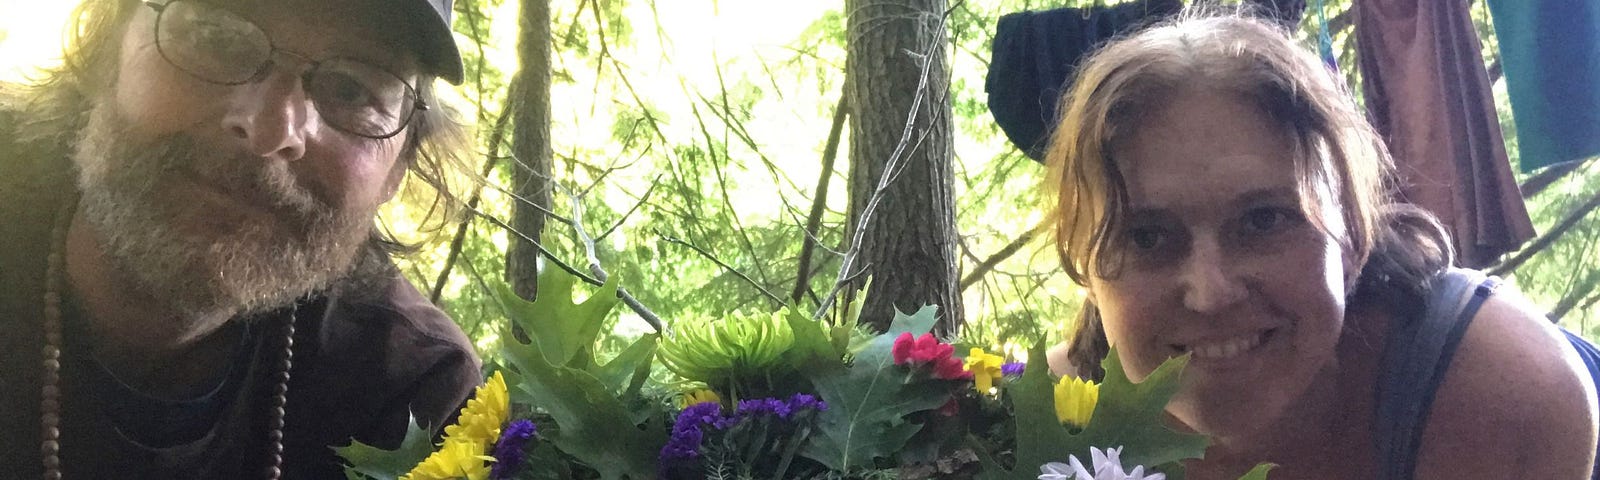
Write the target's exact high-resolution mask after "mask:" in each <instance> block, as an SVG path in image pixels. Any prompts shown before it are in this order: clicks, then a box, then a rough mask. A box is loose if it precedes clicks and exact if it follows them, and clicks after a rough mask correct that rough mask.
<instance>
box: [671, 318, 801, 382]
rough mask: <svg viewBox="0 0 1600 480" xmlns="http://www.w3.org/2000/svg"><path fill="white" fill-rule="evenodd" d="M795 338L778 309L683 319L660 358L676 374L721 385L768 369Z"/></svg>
mask: <svg viewBox="0 0 1600 480" xmlns="http://www.w3.org/2000/svg"><path fill="white" fill-rule="evenodd" d="M793 343H794V332H793V331H792V330H791V329H790V328H789V324H788V323H787V322H785V321H784V317H783V312H781V311H780V312H776V313H772V314H756V315H739V314H735V315H733V316H732V317H730V318H727V319H724V320H721V321H711V322H682V323H679V324H678V325H676V328H675V330H674V332H673V336H671V337H669V338H666V339H665V340H663V341H662V342H661V348H660V350H659V351H658V352H659V353H660V358H661V363H662V364H663V365H665V366H666V367H667V369H669V370H672V372H673V373H676V374H678V375H679V376H681V377H683V378H685V379H688V380H693V381H699V382H705V383H707V384H709V385H719V384H722V383H723V382H727V381H730V380H737V379H740V378H747V377H752V376H760V375H763V374H765V373H768V370H769V369H771V368H773V367H774V366H775V365H776V364H778V363H779V362H780V361H781V360H782V358H783V352H784V351H786V350H788V349H789V346H790V345H791V344H793Z"/></svg>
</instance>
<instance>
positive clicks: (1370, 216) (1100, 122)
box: [1045, 9, 1453, 365]
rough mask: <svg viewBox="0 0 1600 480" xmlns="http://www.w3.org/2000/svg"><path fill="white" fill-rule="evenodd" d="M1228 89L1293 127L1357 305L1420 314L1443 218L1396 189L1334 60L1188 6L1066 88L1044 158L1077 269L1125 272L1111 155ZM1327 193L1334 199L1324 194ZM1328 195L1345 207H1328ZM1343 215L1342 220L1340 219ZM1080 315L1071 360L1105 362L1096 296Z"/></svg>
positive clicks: (1304, 170) (1295, 161)
mask: <svg viewBox="0 0 1600 480" xmlns="http://www.w3.org/2000/svg"><path fill="white" fill-rule="evenodd" d="M1197 92H1198V93H1204V94H1218V95H1231V96H1234V97H1235V98H1240V99H1243V100H1245V101H1247V102H1250V103H1251V104H1253V105H1254V106H1255V107H1256V108H1257V109H1258V110H1259V111H1260V112H1261V114H1263V115H1265V116H1266V118H1267V120H1268V121H1269V123H1270V124H1272V125H1279V126H1281V128H1282V131H1283V134H1284V136H1285V138H1287V139H1288V140H1289V144H1290V147H1291V150H1292V151H1290V152H1287V153H1288V154H1289V156H1288V158H1287V160H1289V161H1290V162H1292V165H1286V167H1292V168H1293V169H1294V173H1295V178H1296V181H1297V190H1298V192H1299V195H1300V197H1301V202H1300V203H1301V205H1302V206H1303V208H1306V209H1307V210H1309V211H1308V212H1307V213H1309V214H1310V215H1308V218H1311V219H1322V218H1334V217H1328V216H1325V215H1323V214H1324V213H1331V214H1335V215H1337V218H1338V219H1339V220H1340V221H1339V222H1337V223H1334V224H1332V225H1324V224H1320V223H1319V224H1318V227H1319V228H1323V229H1324V230H1327V231H1328V233H1329V234H1330V235H1332V236H1333V237H1334V238H1335V239H1337V241H1338V242H1339V243H1340V246H1341V247H1342V248H1343V250H1344V254H1345V256H1346V258H1347V259H1348V260H1349V261H1350V264H1351V265H1352V266H1353V267H1354V268H1351V269H1350V271H1348V272H1347V275H1349V276H1350V277H1349V278H1348V279H1349V280H1351V282H1349V284H1350V286H1351V288H1350V291H1347V292H1346V294H1347V295H1349V296H1350V297H1351V306H1352V308H1365V307H1378V308H1387V309H1389V310H1392V311H1395V312H1396V313H1399V314H1401V317H1402V318H1408V317H1411V316H1414V315H1415V314H1416V313H1417V312H1416V311H1415V310H1416V309H1417V308H1420V307H1419V305H1421V303H1422V302H1421V299H1422V298H1424V295H1426V292H1427V290H1428V288H1429V281H1430V280H1431V278H1433V276H1434V275H1435V274H1436V273H1437V272H1439V271H1440V270H1443V269H1444V268H1446V267H1448V266H1449V265H1450V263H1451V262H1452V260H1453V252H1452V251H1451V247H1450V242H1449V239H1448V235H1447V234H1446V233H1445V231H1444V230H1443V227H1442V226H1440V224H1439V222H1438V221H1437V220H1436V219H1434V218H1433V216H1432V215H1430V214H1428V213H1427V212H1425V211H1423V210H1421V209H1418V208H1416V207H1413V206H1410V205H1406V204H1403V203H1397V202H1395V201H1393V200H1392V199H1391V193H1390V192H1391V191H1392V188H1393V178H1394V166H1393V161H1392V160H1391V158H1390V156H1389V153H1388V149H1387V148H1386V147H1385V146H1384V143H1383V139H1382V138H1381V137H1380V136H1379V135H1378V134H1377V133H1376V132H1375V131H1374V130H1373V129H1372V127H1371V126H1370V125H1369V124H1368V123H1367V121H1366V117H1365V116H1364V115H1362V112H1361V110H1360V109H1359V107H1357V105H1356V103H1355V101H1354V99H1353V96H1352V95H1351V93H1350V91H1349V90H1348V89H1347V88H1346V87H1345V85H1344V82H1343V81H1341V80H1340V79H1339V77H1338V75H1336V74H1335V72H1334V71H1333V70H1332V68H1331V67H1330V66H1329V65H1326V64H1324V63H1323V62H1322V61H1321V60H1319V59H1318V58H1317V57H1316V56H1315V55H1313V54H1312V53H1311V52H1310V50H1309V49H1306V48H1304V47H1302V46H1301V45H1299V44H1298V43H1297V42H1296V41H1295V40H1294V39H1293V38H1292V37H1291V35H1290V33H1289V32H1288V31H1286V30H1284V29H1283V28H1282V27H1280V26H1278V25H1277V24H1274V23H1272V22H1271V21H1268V20H1264V19H1257V18H1252V17H1251V16H1249V15H1248V14H1245V13H1242V12H1239V11H1233V12H1216V11H1200V10H1194V9H1191V10H1186V11H1185V12H1183V13H1182V14H1180V15H1178V16H1177V17H1176V18H1174V19H1172V20H1169V21H1166V22H1164V23H1161V24H1157V25H1155V26H1152V27H1150V28H1148V29H1145V30H1142V31H1140V32H1137V33H1135V34H1134V35H1132V36H1130V37H1127V38H1123V39H1119V40H1115V41H1112V42H1111V43H1109V44H1107V45H1106V46H1104V47H1103V48H1102V49H1100V50H1099V51H1097V52H1096V53H1095V54H1093V55H1092V56H1091V57H1090V58H1089V59H1087V60H1086V61H1085V62H1084V63H1083V64H1082V66H1081V67H1080V69H1079V71H1078V73H1077V76H1076V77H1075V79H1074V82H1073V85H1072V87H1071V88H1070V89H1069V90H1068V91H1067V93H1066V94H1065V95H1064V96H1063V97H1062V99H1061V108H1059V109H1058V111H1060V112H1061V114H1060V115H1061V117H1060V120H1059V122H1058V123H1057V124H1056V127H1055V130H1054V134H1053V136H1052V137H1051V140H1050V144H1049V147H1048V150H1047V151H1046V154H1045V163H1046V165H1047V168H1048V173H1047V175H1046V177H1045V191H1046V192H1047V195H1048V196H1047V198H1048V199H1049V200H1048V208H1049V209H1050V214H1051V217H1050V218H1052V219H1053V220H1054V221H1055V222H1056V225H1055V227H1056V228H1055V234H1056V238H1055V247H1056V252H1057V254H1058V255H1060V257H1061V263H1062V266H1063V267H1064V268H1065V269H1066V272H1067V274H1068V275H1069V276H1071V277H1072V279H1073V280H1074V281H1075V282H1077V283H1079V284H1081V285H1088V282H1089V276H1090V275H1099V276H1115V275H1116V273H1117V269H1118V268H1119V262H1120V261H1121V259H1120V256H1119V255H1117V254H1116V252H1115V249H1113V248H1109V247H1110V245H1111V243H1112V242H1114V241H1117V240H1118V238H1117V236H1118V234H1119V233H1118V232H1119V231H1120V225H1121V223H1122V221H1123V216H1124V215H1125V210H1126V209H1127V207H1128V191H1127V185H1126V184H1125V181H1124V179H1123V177H1122V173H1121V172H1120V171H1119V170H1118V169H1117V164H1116V162H1115V159H1114V158H1113V157H1112V155H1113V152H1115V151H1117V149H1118V147H1119V146H1121V145H1122V144H1124V143H1125V142H1128V141H1129V139H1130V138H1132V137H1133V136H1134V135H1135V134H1136V132H1138V130H1139V129H1140V128H1142V127H1143V126H1144V124H1145V123H1146V122H1147V121H1149V120H1150V118H1151V117H1152V116H1153V115H1156V114H1157V113H1159V111H1160V110H1161V108H1162V107H1163V105H1165V104H1167V103H1168V102H1170V101H1172V100H1173V99H1175V98H1176V97H1178V96H1181V95H1188V94H1193V93H1197ZM1324 200H1327V201H1326V202H1325V201H1324ZM1325 205H1330V206H1331V208H1333V209H1335V210H1337V211H1336V212H1322V211H1320V210H1321V209H1323V208H1325V207H1324V206H1325ZM1329 223H1333V222H1329ZM1085 309H1086V310H1085V311H1084V312H1083V314H1082V315H1081V316H1080V317H1079V321H1078V325H1077V328H1076V330H1077V333H1076V337H1075V338H1074V339H1073V343H1072V347H1071V349H1070V353H1069V357H1070V358H1071V359H1072V361H1073V363H1074V364H1078V365H1098V364H1099V361H1100V359H1102V358H1104V356H1105V350H1106V348H1107V345H1106V341H1105V337H1104V330H1103V327H1102V326H1101V325H1100V321H1101V320H1100V316H1099V315H1098V312H1096V311H1094V306H1093V305H1092V304H1087V305H1086V306H1085Z"/></svg>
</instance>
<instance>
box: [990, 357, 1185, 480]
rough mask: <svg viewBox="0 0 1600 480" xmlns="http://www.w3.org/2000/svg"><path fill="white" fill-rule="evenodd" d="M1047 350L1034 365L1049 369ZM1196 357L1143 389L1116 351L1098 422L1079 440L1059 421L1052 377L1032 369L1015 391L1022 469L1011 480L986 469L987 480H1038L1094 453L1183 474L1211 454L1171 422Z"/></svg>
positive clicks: (1154, 375)
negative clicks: (1116, 451) (1187, 465)
mask: <svg viewBox="0 0 1600 480" xmlns="http://www.w3.org/2000/svg"><path fill="white" fill-rule="evenodd" d="M1045 347H1046V346H1045V344H1043V343H1039V344H1036V345H1035V346H1034V347H1033V348H1032V349H1031V350H1030V351H1029V358H1028V363H1029V364H1030V365H1048V363H1046V362H1047V361H1046V359H1045V350H1046V348H1045ZM1187 364H1188V357H1178V358H1173V359H1170V360H1167V361H1166V362H1164V363H1162V364H1161V366H1160V367H1157V368H1156V370H1155V371H1154V372H1151V373H1150V375H1149V376H1148V377H1146V378H1145V380H1144V381H1143V382H1140V383H1137V384H1136V383H1133V382H1132V381H1130V380H1129V379H1128V376H1127V373H1126V372H1125V371H1124V370H1123V369H1122V361H1121V360H1120V359H1119V358H1118V357H1117V353H1116V351H1114V350H1113V351H1112V352H1111V353H1110V354H1108V355H1106V359H1105V362H1104V363H1103V366H1104V367H1105V370H1106V377H1105V382H1104V383H1102V384H1101V385H1100V400H1099V403H1098V404H1097V405H1096V406H1095V411H1094V416H1092V417H1091V418H1090V419H1089V425H1087V426H1085V427H1084V429H1083V431H1082V432H1078V433H1076V434H1074V433H1072V432H1071V431H1069V430H1068V429H1067V427H1065V426H1063V425H1061V423H1060V422H1059V421H1058V420H1057V419H1056V417H1055V391H1054V388H1053V382H1052V381H1051V378H1050V374H1049V372H1047V371H1046V369H1043V368H1029V369H1027V370H1026V371H1024V372H1023V374H1022V378H1021V379H1019V380H1018V381H1017V382H1016V383H1015V384H1012V386H1011V387H1009V388H1008V390H1009V394H1010V395H1011V398H1012V399H1013V400H1012V401H1013V404H1014V405H1015V412H1016V432H1017V449H1016V467H1015V468H1014V469H1013V470H1011V471H1009V472H1007V471H1006V470H1004V469H1003V468H1002V466H1001V465H999V464H998V463H995V462H994V461H993V460H988V461H985V464H984V468H983V474H982V475H980V478H982V479H989V480H1000V479H1008V478H1010V479H1023V478H1035V477H1036V476H1037V473H1036V472H1037V469H1038V468H1039V466H1040V465H1044V464H1046V463H1049V462H1061V461H1064V460H1066V459H1067V457H1068V456H1073V455H1076V456H1078V458H1080V459H1085V460H1086V459H1088V458H1089V447H1098V448H1115V447H1126V448H1124V450H1123V451H1122V462H1123V464H1124V465H1145V466H1147V467H1152V468H1155V469H1158V470H1162V471H1165V472H1167V473H1168V475H1169V476H1171V475H1174V474H1176V473H1177V472H1176V471H1175V470H1172V469H1169V468H1168V467H1169V466H1171V465H1173V464H1175V462H1177V461H1179V460H1183V459H1188V458H1199V457H1201V456H1202V455H1203V454H1204V453H1205V448H1206V440H1205V437H1203V436H1200V435H1193V434H1185V433H1179V432H1176V431H1173V430H1172V429H1170V428H1168V427H1167V426H1166V425H1165V424H1164V423H1163V422H1164V421H1165V419H1166V414H1165V413H1164V411H1165V409H1166V406H1167V402H1168V401H1169V400H1171V399H1172V396H1173V395H1174V394H1176V393H1177V392H1178V387H1179V385H1180V384H1179V381H1178V380H1179V376H1180V375H1182V373H1183V369H1184V366H1185V365H1187Z"/></svg>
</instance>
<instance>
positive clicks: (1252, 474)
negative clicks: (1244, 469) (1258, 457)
mask: <svg viewBox="0 0 1600 480" xmlns="http://www.w3.org/2000/svg"><path fill="white" fill-rule="evenodd" d="M1273 468H1277V465H1274V464H1271V463H1263V464H1260V465H1256V468H1252V469H1250V471H1249V472H1248V473H1245V474H1244V476H1243V477H1239V480H1267V471H1268V470H1272V469H1273Z"/></svg>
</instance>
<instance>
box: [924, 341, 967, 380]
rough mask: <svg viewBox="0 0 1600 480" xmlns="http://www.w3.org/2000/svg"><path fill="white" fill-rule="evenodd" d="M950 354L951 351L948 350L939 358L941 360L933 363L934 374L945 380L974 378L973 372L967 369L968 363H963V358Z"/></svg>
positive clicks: (946, 346) (947, 346) (947, 347)
mask: <svg viewBox="0 0 1600 480" xmlns="http://www.w3.org/2000/svg"><path fill="white" fill-rule="evenodd" d="M944 347H945V348H946V349H950V348H951V347H950V346H949V345H945V346H944ZM949 355H950V353H949V352H946V353H945V357H944V358H942V359H939V362H938V363H935V364H934V365H933V376H934V377H935V378H942V379H945V380H967V379H970V378H972V372H969V371H967V367H966V365H962V364H961V359H959V358H955V357H951V356H949Z"/></svg>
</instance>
